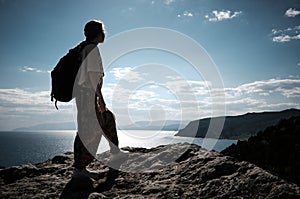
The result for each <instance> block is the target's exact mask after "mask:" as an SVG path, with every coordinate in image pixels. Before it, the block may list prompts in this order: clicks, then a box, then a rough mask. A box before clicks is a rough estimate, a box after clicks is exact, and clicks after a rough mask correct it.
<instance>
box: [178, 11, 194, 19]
mask: <svg viewBox="0 0 300 199" xmlns="http://www.w3.org/2000/svg"><path fill="white" fill-rule="evenodd" d="M193 16H194V14H193V13H192V12H189V11H184V12H183V14H178V15H177V17H178V18H180V17H193Z"/></svg>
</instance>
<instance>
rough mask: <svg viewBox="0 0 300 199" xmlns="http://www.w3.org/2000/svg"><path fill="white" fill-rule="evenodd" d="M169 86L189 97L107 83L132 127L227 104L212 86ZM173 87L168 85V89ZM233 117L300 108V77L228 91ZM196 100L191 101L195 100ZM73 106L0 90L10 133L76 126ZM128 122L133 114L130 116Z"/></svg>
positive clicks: (3, 121) (108, 95) (107, 92)
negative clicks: (31, 128)
mask: <svg viewBox="0 0 300 199" xmlns="http://www.w3.org/2000/svg"><path fill="white" fill-rule="evenodd" d="M166 84H169V86H170V85H172V87H173V88H176V92H180V93H181V95H182V96H183V98H182V99H181V100H179V99H178V98H176V95H172V93H168V92H167V91H165V92H159V90H156V89H157V86H151V89H152V90H151V89H139V90H137V91H131V90H128V89H126V86H124V87H119V89H120V90H118V91H116V90H115V89H116V88H115V84H109V85H105V86H104V87H103V93H104V96H105V99H106V102H107V105H108V107H109V108H113V111H114V112H116V113H118V114H117V121H118V124H127V125H128V121H127V120H126V121H125V119H124V118H126V115H127V114H130V117H131V119H132V122H134V121H141V120H149V119H151V118H152V119H155V120H160V119H167V120H180V118H181V115H180V114H181V113H182V112H185V113H189V114H188V116H189V119H190V120H195V119H198V118H203V117H209V116H210V115H211V108H212V105H213V104H212V98H214V106H218V105H220V104H222V103H224V101H222V100H221V98H220V100H219V98H218V91H211V90H209V88H208V87H209V82H204V81H188V84H189V86H190V87H192V88H193V93H189V92H185V91H186V90H188V89H187V88H186V84H182V82H181V81H179V80H176V79H173V80H171V79H170V81H169V82H167V83H166ZM167 86H168V85H166V87H167ZM114 92H119V96H128V95H130V98H129V100H128V101H126V102H124V99H126V97H124V98H122V97H121V98H119V99H114V100H116V101H117V102H118V103H116V104H115V105H114V106H113V107H112V104H111V102H112V100H113V96H114V95H113V93H114ZM225 94H226V101H225V104H226V109H227V115H238V114H244V113H246V112H261V111H271V110H283V109H287V108H300V103H299V102H300V80H299V79H269V80H264V81H255V82H251V83H247V84H242V85H239V86H237V87H228V88H225ZM192 95H193V96H194V97H196V99H197V100H196V101H195V100H191V96H192ZM73 105H74V104H73V103H72V102H71V103H59V108H60V110H59V111H57V110H56V109H55V108H54V105H53V103H52V102H51V101H50V98H49V91H40V92H33V91H28V90H24V89H18V88H15V89H0V110H1V116H0V128H1V130H8V129H13V128H17V127H23V126H31V125H35V124H39V123H47V122H53V123H55V122H70V121H75V120H74V118H75V117H74V114H76V113H75V112H74V111H75V110H76V109H75V108H74V107H73ZM127 118H128V116H127Z"/></svg>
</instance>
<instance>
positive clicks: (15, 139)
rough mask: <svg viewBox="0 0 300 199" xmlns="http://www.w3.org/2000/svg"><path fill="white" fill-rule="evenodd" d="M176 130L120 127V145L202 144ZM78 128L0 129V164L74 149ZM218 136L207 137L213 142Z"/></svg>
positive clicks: (34, 159)
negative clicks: (1, 130)
mask: <svg viewBox="0 0 300 199" xmlns="http://www.w3.org/2000/svg"><path fill="white" fill-rule="evenodd" d="M176 133H177V131H153V130H147V131H145V130H118V136H119V143H120V147H125V146H131V147H145V148H151V147H155V146H159V145H166V144H172V143H178V142H188V143H194V144H197V145H200V146H201V145H202V143H203V139H202V138H188V137H178V136H174V135H175V134H176ZM75 135H76V131H75V130H60V131H58V130H55V131H35V132H14V131H6V132H0V166H5V167H7V166H16V165H21V164H27V163H31V164H34V163H39V162H43V161H45V160H47V159H50V158H53V157H54V156H55V155H57V154H61V153H65V152H67V151H73V142H74V138H75ZM215 141H216V140H215V139H206V142H207V143H208V145H209V143H212V144H214V142H215ZM236 142H237V141H236V140H218V141H217V142H216V144H215V145H214V147H213V149H214V150H216V151H221V150H223V149H225V148H226V147H228V146H230V145H231V144H232V143H236ZM108 149H109V148H108V143H107V141H106V140H105V139H102V140H101V143H100V146H99V149H98V153H101V152H104V151H106V150H108Z"/></svg>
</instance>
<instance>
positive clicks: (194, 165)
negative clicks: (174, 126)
mask: <svg viewBox="0 0 300 199" xmlns="http://www.w3.org/2000/svg"><path fill="white" fill-rule="evenodd" d="M124 150H127V151H129V152H130V153H129V156H128V158H126V159H124V162H123V163H122V164H121V165H119V168H120V170H121V171H119V172H118V171H117V170H115V169H109V167H108V166H106V163H109V161H108V156H107V155H105V154H104V155H102V156H101V157H100V158H102V160H103V163H101V162H99V161H95V162H93V163H92V164H91V165H90V168H89V169H91V170H96V171H97V172H98V173H99V174H100V179H99V180H91V179H87V178H84V179H72V178H71V175H72V167H71V165H72V163H73V154H72V153H66V154H62V155H59V156H56V157H54V158H53V159H51V160H48V161H46V162H44V163H40V164H36V165H22V166H17V167H9V168H4V169H1V170H0V186H1V187H0V194H1V195H0V198H32V199H33V198H82V199H83V198H89V199H92V198H93V199H94V198H300V188H299V186H297V185H296V184H293V183H289V182H287V181H285V180H282V179H281V178H279V177H276V176H274V175H272V174H270V173H268V172H267V171H265V170H263V169H261V168H259V167H257V166H255V165H253V164H251V163H248V162H245V161H238V160H236V159H234V158H232V157H229V156H225V155H222V154H219V153H217V152H214V151H212V152H208V151H206V150H205V149H202V148H200V147H199V146H196V145H189V144H174V145H167V146H160V147H156V148H152V149H144V148H125V149H124ZM180 154H182V156H180V157H179V158H178V156H179V155H180ZM172 157H175V158H172ZM173 159H174V160H175V161H173ZM170 160H172V161H170ZM112 166H115V165H112Z"/></svg>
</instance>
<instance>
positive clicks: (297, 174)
mask: <svg viewBox="0 0 300 199" xmlns="http://www.w3.org/2000/svg"><path fill="white" fill-rule="evenodd" d="M222 153H223V154H225V155H230V156H233V157H235V158H237V159H239V160H240V161H243V160H244V161H249V162H252V163H253V164H256V165H258V166H259V167H262V168H264V169H266V170H268V171H270V172H272V173H274V174H276V175H278V176H280V177H282V178H285V179H287V180H289V181H292V182H294V183H296V184H298V185H300V170H299V168H300V117H292V118H290V119H283V120H281V121H280V122H279V123H278V124H277V125H274V126H270V127H268V128H266V129H265V130H264V131H260V132H258V134H257V135H256V136H253V137H251V138H249V139H248V141H238V143H237V144H236V145H235V144H234V145H231V146H230V147H228V148H227V149H225V150H223V151H222Z"/></svg>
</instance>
